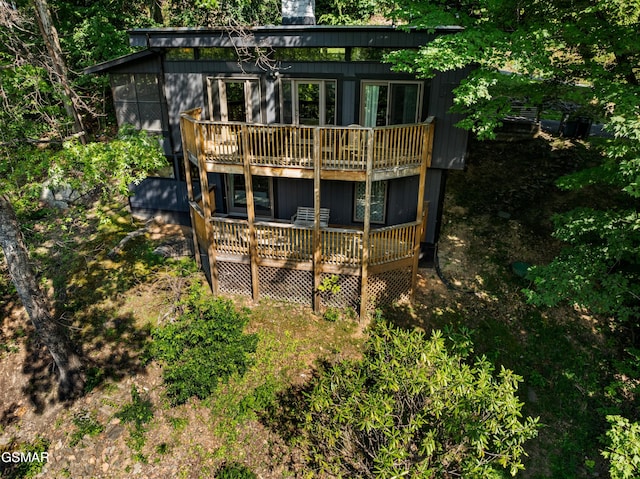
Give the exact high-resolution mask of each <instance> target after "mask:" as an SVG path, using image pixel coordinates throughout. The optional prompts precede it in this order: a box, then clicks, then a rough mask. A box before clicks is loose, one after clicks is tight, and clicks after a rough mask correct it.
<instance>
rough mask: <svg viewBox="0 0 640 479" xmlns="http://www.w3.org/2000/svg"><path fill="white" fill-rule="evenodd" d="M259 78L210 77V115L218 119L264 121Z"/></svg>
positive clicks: (248, 121)
mask: <svg viewBox="0 0 640 479" xmlns="http://www.w3.org/2000/svg"><path fill="white" fill-rule="evenodd" d="M260 105H261V98H260V81H259V80H258V79H257V78H209V115H210V117H211V118H213V119H214V120H217V121H241V122H247V123H260V122H262V109H261V107H260Z"/></svg>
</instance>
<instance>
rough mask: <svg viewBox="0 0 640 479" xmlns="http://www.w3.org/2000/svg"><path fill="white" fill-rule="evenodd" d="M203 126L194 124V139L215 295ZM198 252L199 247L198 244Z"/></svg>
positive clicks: (213, 257)
mask: <svg viewBox="0 0 640 479" xmlns="http://www.w3.org/2000/svg"><path fill="white" fill-rule="evenodd" d="M204 128H205V126H204V125H203V124H201V123H198V124H196V131H195V140H196V145H197V146H196V149H197V152H198V155H197V156H198V174H199V175H200V196H201V198H202V214H203V216H204V229H205V231H206V233H207V256H208V257H209V275H210V277H211V290H212V291H213V294H214V295H215V296H217V295H218V264H217V260H216V242H215V238H214V234H213V224H212V223H211V218H212V217H213V212H212V209H211V198H210V197H209V178H208V176H207V165H206V158H205V154H204V147H205V138H204ZM198 254H200V247H199V246H198Z"/></svg>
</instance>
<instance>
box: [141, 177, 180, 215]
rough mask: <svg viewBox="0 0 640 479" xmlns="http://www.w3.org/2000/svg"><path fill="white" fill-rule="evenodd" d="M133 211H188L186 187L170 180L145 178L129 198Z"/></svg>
mask: <svg viewBox="0 0 640 479" xmlns="http://www.w3.org/2000/svg"><path fill="white" fill-rule="evenodd" d="M130 204H131V207H132V208H134V209H138V208H139V209H150V210H168V211H188V209H187V185H186V183H184V182H182V181H176V180H174V179H172V178H147V179H145V180H144V181H142V182H141V183H140V184H139V185H137V186H136V187H135V194H134V195H133V196H132V197H131V198H130Z"/></svg>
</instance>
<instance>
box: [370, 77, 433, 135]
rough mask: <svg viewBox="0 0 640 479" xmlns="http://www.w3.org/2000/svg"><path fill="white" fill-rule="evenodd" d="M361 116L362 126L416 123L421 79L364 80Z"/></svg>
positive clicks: (420, 93) (419, 102)
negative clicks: (394, 80)
mask: <svg viewBox="0 0 640 479" xmlns="http://www.w3.org/2000/svg"><path fill="white" fill-rule="evenodd" d="M360 104H361V105H362V107H361V111H360V119H361V122H362V124H363V125H364V126H367V127H372V126H386V125H401V124H406V123H417V122H418V121H419V119H420V110H421V105H422V83H421V82H373V81H368V82H363V83H362V98H361V102H360Z"/></svg>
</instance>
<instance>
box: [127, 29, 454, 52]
mask: <svg viewBox="0 0 640 479" xmlns="http://www.w3.org/2000/svg"><path fill="white" fill-rule="evenodd" d="M460 30H462V29H461V28H460V27H438V28H435V29H432V30H418V29H415V28H407V27H397V26H389V25H374V26H327V25H280V26H261V27H250V28H249V27H248V28H244V29H239V28H227V27H216V28H150V29H137V30H130V31H129V32H128V33H129V42H130V44H131V46H134V47H145V48H207V47H237V46H241V47H272V48H296V47H311V48H313V47H326V46H341V47H376V46H380V47H392V48H417V47H419V46H421V45H424V44H425V43H428V42H429V41H431V40H433V39H434V38H435V37H437V36H439V35H446V34H450V33H455V32H456V31H460ZM327 33H329V34H331V35H332V37H331V38H332V40H333V42H332V45H327V35H326V34H327Z"/></svg>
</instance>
